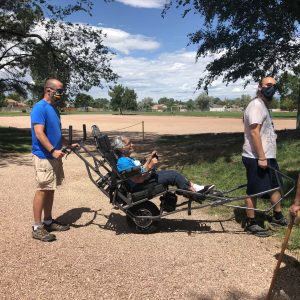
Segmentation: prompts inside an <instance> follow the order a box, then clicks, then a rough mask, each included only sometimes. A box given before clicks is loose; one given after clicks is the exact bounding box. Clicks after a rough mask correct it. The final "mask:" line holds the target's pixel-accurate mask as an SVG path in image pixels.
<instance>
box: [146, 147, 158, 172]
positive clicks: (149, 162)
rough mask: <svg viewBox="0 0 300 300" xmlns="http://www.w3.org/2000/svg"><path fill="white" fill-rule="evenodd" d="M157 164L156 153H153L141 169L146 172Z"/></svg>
mask: <svg viewBox="0 0 300 300" xmlns="http://www.w3.org/2000/svg"><path fill="white" fill-rule="evenodd" d="M157 163H158V160H157V151H153V152H152V153H151V155H150V157H149V158H148V159H147V161H146V162H145V163H144V165H143V168H144V169H145V170H146V171H148V170H150V169H152V168H153V167H154V166H155V165H156V164H157Z"/></svg>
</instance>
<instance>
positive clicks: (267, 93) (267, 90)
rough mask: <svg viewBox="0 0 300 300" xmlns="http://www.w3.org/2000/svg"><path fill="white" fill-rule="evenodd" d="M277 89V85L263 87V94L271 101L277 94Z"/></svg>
mask: <svg viewBox="0 0 300 300" xmlns="http://www.w3.org/2000/svg"><path fill="white" fill-rule="evenodd" d="M276 90H277V87H276V85H272V86H269V87H263V88H262V89H261V93H262V94H263V95H264V96H265V97H266V98H267V99H268V100H269V101H270V100H272V97H273V96H274V94H275V93H276Z"/></svg>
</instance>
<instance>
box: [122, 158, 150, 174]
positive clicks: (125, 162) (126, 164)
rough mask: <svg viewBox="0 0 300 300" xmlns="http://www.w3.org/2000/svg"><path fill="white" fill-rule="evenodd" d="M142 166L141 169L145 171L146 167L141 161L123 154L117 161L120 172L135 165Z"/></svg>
mask: <svg viewBox="0 0 300 300" xmlns="http://www.w3.org/2000/svg"><path fill="white" fill-rule="evenodd" d="M137 166H140V167H141V171H142V172H144V171H145V170H144V168H143V167H142V166H141V162H140V161H139V160H137V159H134V158H131V157H126V156H122V157H120V158H119V159H118V161H117V169H118V172H122V171H125V170H128V169H131V168H133V167H137Z"/></svg>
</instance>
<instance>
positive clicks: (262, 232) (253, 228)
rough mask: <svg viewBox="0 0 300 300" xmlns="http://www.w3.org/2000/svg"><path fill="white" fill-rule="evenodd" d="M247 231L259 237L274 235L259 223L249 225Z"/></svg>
mask: <svg viewBox="0 0 300 300" xmlns="http://www.w3.org/2000/svg"><path fill="white" fill-rule="evenodd" d="M245 231H246V232H247V233H250V234H253V235H255V236H258V237H268V236H271V235H272V233H271V232H270V231H269V230H267V229H264V228H262V227H260V226H259V225H257V224H252V225H247V226H246V227H245Z"/></svg>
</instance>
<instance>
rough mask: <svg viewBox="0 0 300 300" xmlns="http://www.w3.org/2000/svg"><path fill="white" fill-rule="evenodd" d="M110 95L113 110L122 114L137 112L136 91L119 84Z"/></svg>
mask: <svg viewBox="0 0 300 300" xmlns="http://www.w3.org/2000/svg"><path fill="white" fill-rule="evenodd" d="M108 94H109V96H110V97H111V100H110V106H111V108H112V110H115V111H117V110H118V111H119V112H120V114H123V111H124V110H137V101H136V99H137V95H136V93H135V91H134V90H132V89H129V88H127V87H123V86H122V85H121V84H118V85H115V86H114V88H112V89H111V90H110V91H109V93H108Z"/></svg>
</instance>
